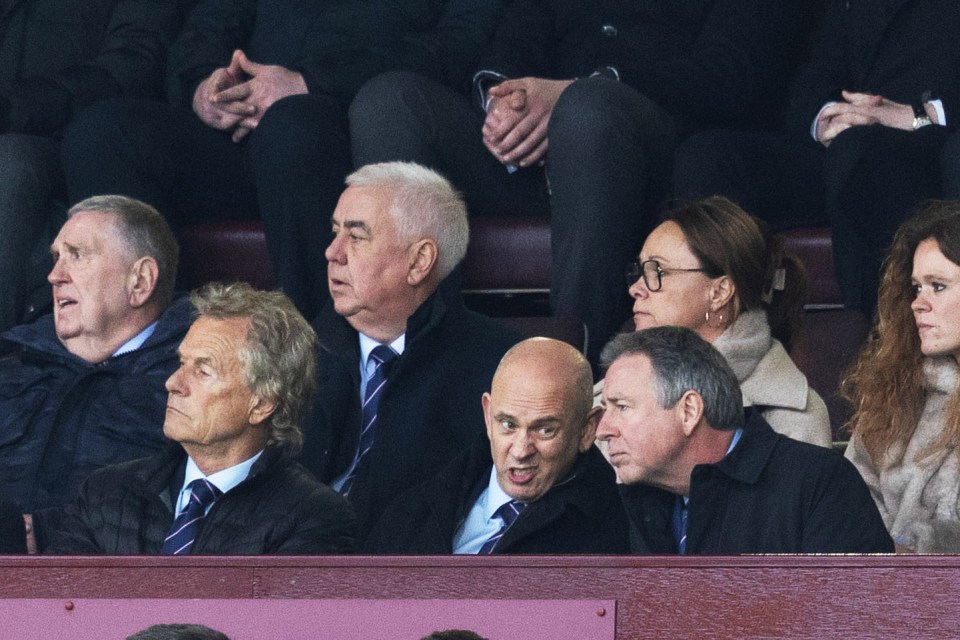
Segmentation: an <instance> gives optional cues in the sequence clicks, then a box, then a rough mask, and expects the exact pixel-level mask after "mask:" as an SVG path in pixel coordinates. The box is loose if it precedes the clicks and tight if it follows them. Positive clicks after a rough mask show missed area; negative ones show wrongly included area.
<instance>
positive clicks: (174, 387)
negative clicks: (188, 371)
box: [164, 367, 185, 395]
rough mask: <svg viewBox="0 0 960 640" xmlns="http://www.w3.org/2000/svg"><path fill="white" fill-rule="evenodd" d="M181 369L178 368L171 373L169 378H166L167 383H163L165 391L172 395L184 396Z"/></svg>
mask: <svg viewBox="0 0 960 640" xmlns="http://www.w3.org/2000/svg"><path fill="white" fill-rule="evenodd" d="M182 372H183V367H178V368H177V369H176V370H175V371H174V372H173V373H171V374H170V377H169V378H167V381H166V382H165V383H164V386H165V387H166V388H167V391H168V392H169V393H171V394H173V395H184V388H185V387H184V385H183V379H182V377H183V373H182Z"/></svg>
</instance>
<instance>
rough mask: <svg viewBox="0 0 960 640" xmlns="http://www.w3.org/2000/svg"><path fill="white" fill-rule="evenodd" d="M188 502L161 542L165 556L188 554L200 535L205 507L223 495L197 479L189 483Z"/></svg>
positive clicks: (205, 481) (207, 482) (205, 482)
mask: <svg viewBox="0 0 960 640" xmlns="http://www.w3.org/2000/svg"><path fill="white" fill-rule="evenodd" d="M189 488H190V501H189V502H188V503H187V506H185V507H184V508H183V511H181V512H180V515H179V516H177V519H176V520H174V521H173V526H172V527H170V532H169V533H168V534H167V537H166V538H165V539H164V541H163V550H162V551H161V553H163V554H165V555H183V554H187V553H190V550H191V549H192V548H193V542H194V540H196V539H197V534H199V533H200V525H201V524H202V523H203V518H204V515H205V514H206V511H207V507H209V506H210V505H211V504H213V503H214V501H215V500H216V499H217V498H219V497H220V496H222V495H223V492H222V491H220V489H217V488H216V487H215V486H214V485H213V483H212V482H210V481H209V480H207V479H206V478H198V479H197V480H194V481H193V482H191V483H190V487H189Z"/></svg>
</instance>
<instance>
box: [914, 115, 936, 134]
mask: <svg viewBox="0 0 960 640" xmlns="http://www.w3.org/2000/svg"><path fill="white" fill-rule="evenodd" d="M930 124H933V121H932V120H931V119H930V116H923V117H919V116H918V117H916V118H914V119H913V130H914V131H916V130H917V129H919V128H921V127H925V126H927V125H930Z"/></svg>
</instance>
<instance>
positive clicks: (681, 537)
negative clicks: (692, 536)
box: [673, 496, 687, 555]
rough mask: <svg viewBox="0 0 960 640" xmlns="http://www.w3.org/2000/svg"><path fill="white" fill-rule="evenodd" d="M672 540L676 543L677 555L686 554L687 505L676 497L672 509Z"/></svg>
mask: <svg viewBox="0 0 960 640" xmlns="http://www.w3.org/2000/svg"><path fill="white" fill-rule="evenodd" d="M673 539H674V540H676V541H677V553H680V554H681V555H682V554H685V553H686V552H687V503H686V502H685V501H684V499H683V496H677V503H676V505H674V507H673Z"/></svg>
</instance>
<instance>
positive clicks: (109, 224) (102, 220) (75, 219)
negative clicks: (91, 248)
mask: <svg viewBox="0 0 960 640" xmlns="http://www.w3.org/2000/svg"><path fill="white" fill-rule="evenodd" d="M110 238H116V239H117V242H118V243H119V240H120V238H119V234H118V233H117V229H116V216H115V215H114V214H112V213H106V212H104V211H78V212H77V213H75V214H73V215H72V216H70V217H69V218H68V219H67V221H66V222H65V223H63V226H62V227H61V228H60V233H59V234H57V237H56V238H55V239H54V241H53V244H57V243H61V242H64V243H68V244H74V245H79V244H91V243H94V242H105V241H107V240H108V239H110Z"/></svg>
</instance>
